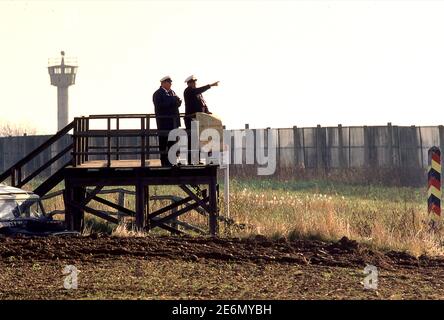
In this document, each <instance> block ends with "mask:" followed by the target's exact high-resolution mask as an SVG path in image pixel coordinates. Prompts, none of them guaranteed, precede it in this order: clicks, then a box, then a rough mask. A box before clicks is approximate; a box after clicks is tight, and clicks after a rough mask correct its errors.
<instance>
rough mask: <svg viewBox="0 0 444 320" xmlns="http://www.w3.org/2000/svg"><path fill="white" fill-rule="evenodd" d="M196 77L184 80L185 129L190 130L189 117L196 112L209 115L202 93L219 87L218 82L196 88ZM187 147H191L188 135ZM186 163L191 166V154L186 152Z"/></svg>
mask: <svg viewBox="0 0 444 320" xmlns="http://www.w3.org/2000/svg"><path fill="white" fill-rule="evenodd" d="M196 80H197V79H196V77H195V76H194V75H191V76H189V77H188V78H186V79H185V83H186V84H187V85H188V87H187V88H186V89H185V91H184V92H183V97H184V99H185V127H186V128H187V129H188V130H191V115H192V114H194V113H196V112H205V113H208V114H211V112H210V111H209V110H208V106H207V103H206V102H205V100H204V98H203V97H202V93H204V92H205V91H207V90H208V89H210V88H211V87H215V86H217V85H219V81H216V82H214V83H212V84H208V85H206V86H203V87H199V88H197V87H196ZM188 146H189V148H190V146H191V136H190V135H188ZM188 163H189V164H191V152H188Z"/></svg>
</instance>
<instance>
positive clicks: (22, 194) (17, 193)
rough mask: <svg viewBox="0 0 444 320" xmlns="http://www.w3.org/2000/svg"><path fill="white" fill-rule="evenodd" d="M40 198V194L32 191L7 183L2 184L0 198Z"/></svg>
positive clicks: (0, 185)
mask: <svg viewBox="0 0 444 320" xmlns="http://www.w3.org/2000/svg"><path fill="white" fill-rule="evenodd" d="M26 199H39V196H38V195H36V194H35V193H32V192H31V191H26V190H23V189H19V188H15V187H11V186H8V185H5V184H0V200H26Z"/></svg>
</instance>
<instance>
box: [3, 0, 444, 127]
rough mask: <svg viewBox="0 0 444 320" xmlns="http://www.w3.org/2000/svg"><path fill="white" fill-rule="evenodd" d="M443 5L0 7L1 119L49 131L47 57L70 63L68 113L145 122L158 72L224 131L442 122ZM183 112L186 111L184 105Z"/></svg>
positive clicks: (52, 109) (52, 108)
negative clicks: (189, 90) (63, 57)
mask: <svg viewBox="0 0 444 320" xmlns="http://www.w3.org/2000/svg"><path fill="white" fill-rule="evenodd" d="M443 17H444V2H439V1H432V2H426V1H418V2H415V1H393V2H389V1H384V2H383V1H368V2H367V1H353V2H352V1H339V2H337V1H311V2H308V1H284V2H276V1H273V2H271V1H270V2H267V1H246V2H241V1H205V2H204V1H177V2H176V1H162V2H155V1H125V2H118V1H97V2H90V1H73V2H68V1H47V2H45V1H23V2H15V1H14V2H13V1H0V27H1V28H0V41H1V50H0V107H1V110H2V112H1V116H0V121H1V120H3V121H14V122H20V123H23V124H27V125H31V126H33V127H36V128H37V130H38V133H51V132H54V131H55V129H56V88H55V87H52V86H50V84H49V75H48V72H47V69H46V68H47V61H48V58H51V57H58V56H59V52H60V51H61V50H65V51H66V54H67V56H73V57H77V59H78V63H79V72H78V75H77V83H76V85H75V86H73V87H71V88H70V115H71V117H73V116H79V115H88V114H100V113H152V112H153V110H154V107H153V104H152V94H153V92H154V91H155V90H156V89H157V88H158V86H159V79H160V78H161V77H162V76H164V75H166V74H169V75H171V77H172V78H173V89H174V90H175V91H176V93H178V94H179V95H180V96H182V94H183V90H184V89H185V84H184V79H185V78H186V77H187V76H189V75H190V74H195V75H196V76H197V78H198V79H199V81H198V85H199V84H201V85H204V84H207V83H208V82H212V81H215V80H220V86H219V87H216V88H212V89H210V90H209V91H207V92H206V93H205V94H204V97H205V98H206V100H207V102H208V104H209V106H210V110H212V111H213V112H214V113H215V114H217V115H219V116H220V117H221V118H222V119H223V121H224V123H225V124H226V125H227V127H228V128H240V127H243V126H244V124H245V123H249V124H250V127H268V126H270V127H290V126H293V125H297V126H313V125H316V124H321V125H337V124H338V123H342V124H343V125H363V124H367V125H374V124H381V125H383V124H386V123H387V122H389V121H390V122H392V123H394V124H399V125H411V124H416V125H434V124H443V122H444V121H442V115H443V114H444V111H443V110H444V109H443V108H444V94H443V92H444V90H443V89H444V19H443ZM181 111H184V107H183V106H182V107H181Z"/></svg>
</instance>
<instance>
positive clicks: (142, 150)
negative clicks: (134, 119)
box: [140, 117, 146, 168]
mask: <svg viewBox="0 0 444 320" xmlns="http://www.w3.org/2000/svg"><path fill="white" fill-rule="evenodd" d="M140 127H141V128H140V129H141V135H140V138H141V139H140V144H141V146H140V162H141V163H140V166H141V167H142V168H143V167H145V134H146V133H145V117H140Z"/></svg>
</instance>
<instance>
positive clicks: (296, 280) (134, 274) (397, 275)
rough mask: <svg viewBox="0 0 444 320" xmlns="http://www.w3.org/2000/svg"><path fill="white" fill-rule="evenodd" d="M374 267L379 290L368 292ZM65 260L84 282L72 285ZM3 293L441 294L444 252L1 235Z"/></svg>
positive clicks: (306, 243)
mask: <svg viewBox="0 0 444 320" xmlns="http://www.w3.org/2000/svg"><path fill="white" fill-rule="evenodd" d="M367 264H371V265H374V266H376V267H377V268H378V288H377V289H376V290H373V289H365V288H364V278H365V274H364V272H363V270H364V267H365V266H366V265H367ZM66 265H73V266H75V267H76V268H77V269H78V271H79V274H78V288H77V289H65V288H64V280H65V277H66V275H64V274H63V270H64V268H65V266H66ZM0 270H1V272H0V299H443V298H444V258H443V257H426V256H421V257H419V258H416V257H413V256H411V255H408V254H406V253H402V252H393V251H389V252H382V251H377V250H373V249H370V248H369V247H367V246H364V245H360V244H358V243H356V242H355V241H352V240H349V239H347V238H343V239H341V240H340V241H338V242H320V241H310V240H298V241H288V240H286V239H281V240H276V241H271V240H268V239H266V238H264V237H261V236H257V237H256V238H253V239H225V238H214V239H213V238H204V237H166V236H165V237H154V236H147V237H139V238H118V237H111V236H101V235H92V236H89V237H47V238H23V237H15V238H6V237H0Z"/></svg>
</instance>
